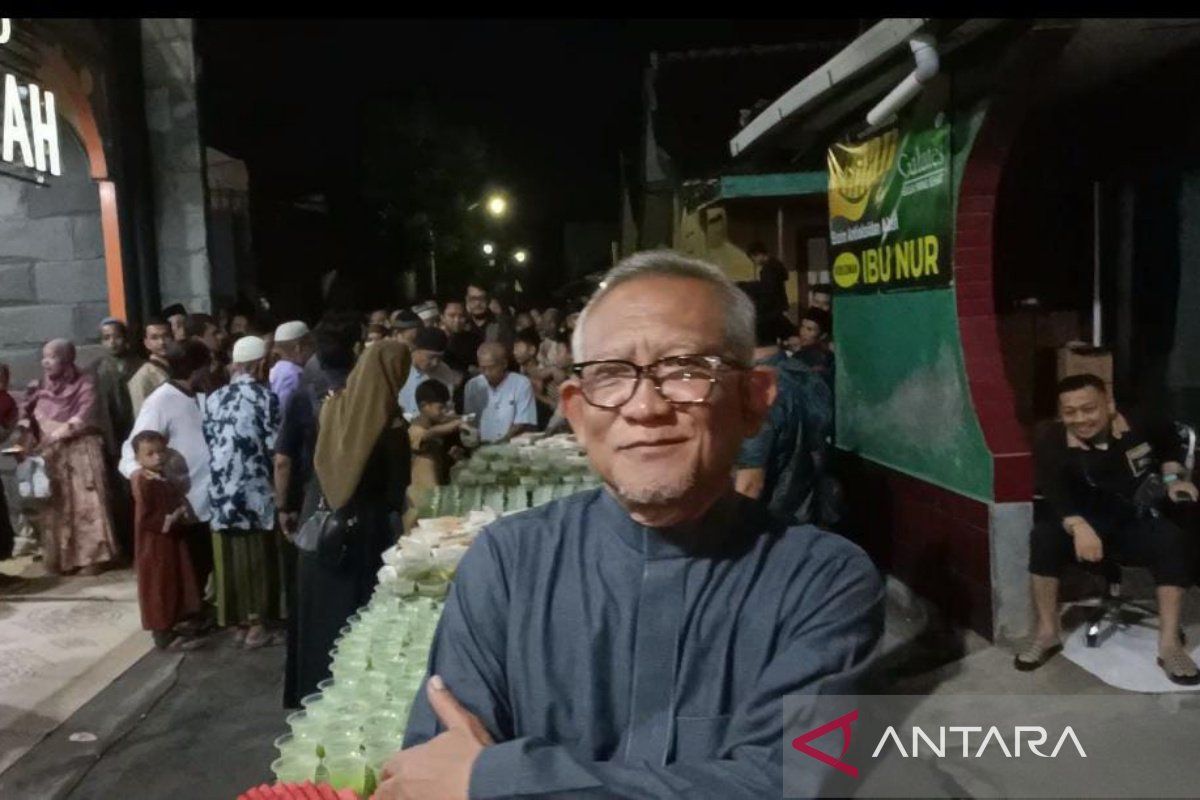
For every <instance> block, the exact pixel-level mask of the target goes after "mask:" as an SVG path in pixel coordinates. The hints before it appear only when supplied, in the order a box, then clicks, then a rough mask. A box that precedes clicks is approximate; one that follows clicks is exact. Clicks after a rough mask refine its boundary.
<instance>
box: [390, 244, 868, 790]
mask: <svg viewBox="0 0 1200 800" xmlns="http://www.w3.org/2000/svg"><path fill="white" fill-rule="evenodd" d="M574 335H575V339H574V343H573V351H574V353H575V354H576V357H577V359H578V363H577V364H576V365H575V367H574V368H573V370H572V371H573V373H574V376H573V377H572V378H571V379H570V380H568V381H567V382H566V383H564V384H563V387H562V404H563V408H564V410H565V412H566V414H567V416H568V417H569V418H570V421H571V425H572V427H573V429H574V430H575V433H576V435H577V436H578V437H579V440H580V442H581V443H582V444H583V445H584V446H585V448H586V449H587V453H588V457H589V459H590V460H591V463H592V466H593V467H594V468H595V469H596V471H597V472H598V473H599V474H600V475H601V476H602V478H603V479H604V483H605V488H603V489H599V490H594V491H589V492H583V493H580V494H576V495H574V496H572V497H569V498H566V499H563V500H559V501H556V502H553V503H550V504H547V505H544V506H541V507H539V508H536V509H533V510H531V511H528V512H524V513H521V514H516V515H513V516H509V517H506V518H504V519H503V520H500V521H498V522H496V523H494V524H493V525H491V526H490V527H489V528H487V529H486V530H484V531H483V533H481V534H480V536H479V537H478V539H477V540H476V541H475V542H474V544H472V546H471V548H470V550H469V551H468V552H467V554H466V555H465V556H464V557H463V560H462V562H461V564H460V566H459V569H458V573H457V575H456V577H455V580H454V583H453V587H452V590H451V593H450V596H449V597H448V598H447V601H446V607H445V611H444V612H443V615H442V620H441V623H440V625H439V627H438V633H437V636H436V637H435V640H434V644H433V651H432V654H431V657H430V662H429V678H428V680H427V682H426V686H425V690H424V691H422V692H420V693H419V694H418V697H417V698H416V700H415V703H414V706H413V712H412V716H411V718H410V721H409V726H408V731H407V735H406V736H405V745H406V749H405V750H402V751H401V752H400V753H398V754H397V755H395V756H393V757H392V759H391V760H390V761H389V762H388V764H387V765H386V767H385V768H384V770H383V774H382V777H383V778H384V780H383V782H382V784H381V786H380V788H379V790H378V792H377V793H376V795H375V796H376V797H377V798H380V800H391V798H397V797H405V798H426V797H430V798H432V797H438V798H445V797H468V796H469V797H472V798H493V797H515V796H520V797H551V796H553V797H576V796H589V797H590V796H597V797H599V796H604V797H617V796H619V797H644V798H651V797H654V798H657V797H712V798H723V799H726V798H739V797H745V798H761V797H778V796H780V795H781V794H782V785H781V784H782V774H783V772H782V766H781V764H782V759H783V748H784V747H785V746H786V742H785V741H784V730H785V719H784V713H783V698H784V696H785V695H788V694H795V693H810V694H815V693H824V694H850V693H853V691H854V686H855V683H856V680H857V678H858V677H860V676H861V673H862V672H863V669H864V665H865V663H866V662H867V660H868V656H869V655H870V653H871V651H872V650H873V648H874V645H875V643H876V641H877V640H878V638H879V636H880V634H881V631H882V625H883V584H882V581H881V579H880V577H879V573H878V572H877V571H876V569H875V567H874V566H873V565H872V564H871V562H870V560H869V559H868V558H867V557H866V555H865V554H863V552H862V551H861V550H859V549H858V548H857V547H855V546H854V545H852V544H851V543H849V542H847V541H845V540H843V539H840V538H837V537H836V536H833V535H832V534H828V533H824V532H821V531H819V530H817V529H815V528H813V527H811V526H804V527H793V528H789V527H787V525H786V524H785V523H780V522H777V521H775V520H774V519H773V518H772V517H771V516H770V515H769V514H768V512H767V511H766V510H765V509H764V508H762V507H761V506H760V505H759V504H758V503H756V502H755V501H752V500H750V499H748V498H745V497H742V496H740V495H738V494H737V493H735V492H734V490H733V484H732V480H731V472H732V469H733V465H734V460H735V457H736V455H737V452H738V447H739V445H740V444H741V441H742V439H743V438H745V437H747V436H750V435H753V434H754V433H755V432H756V431H757V430H758V428H759V426H760V425H761V424H762V422H763V419H764V418H765V417H766V415H767V410H768V409H769V408H770V405H771V402H772V400H773V398H774V396H775V376H774V373H773V371H772V370H771V369H770V368H767V367H756V366H753V364H752V359H753V351H754V308H753V306H752V304H751V302H750V300H749V298H747V297H746V296H745V295H744V294H743V293H742V292H741V291H740V290H738V289H737V287H736V286H734V285H733V284H732V283H731V282H730V281H729V280H728V278H726V277H725V275H724V274H722V273H721V272H720V271H719V270H718V269H716V268H715V267H713V266H711V265H708V264H705V263H702V262H697V261H692V260H689V259H685V258H682V257H680V256H678V255H675V254H673V253H669V252H651V253H641V254H638V255H635V256H632V257H630V258H629V259H627V260H625V261H624V262H622V263H621V264H618V265H617V266H616V267H615V268H613V270H612V271H611V272H610V273H609V274H608V276H607V278H606V280H605V282H604V283H602V284H601V288H600V290H599V291H598V293H597V294H596V295H595V296H594V297H593V298H592V300H591V302H590V303H589V304H588V306H587V308H586V310H585V311H584V313H583V315H582V316H581V317H580V319H579V321H578V324H577V326H576V329H575V334H574Z"/></svg>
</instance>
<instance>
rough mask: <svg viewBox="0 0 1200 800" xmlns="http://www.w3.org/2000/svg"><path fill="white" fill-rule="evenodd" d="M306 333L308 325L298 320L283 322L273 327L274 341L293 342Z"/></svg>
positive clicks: (277, 342)
mask: <svg viewBox="0 0 1200 800" xmlns="http://www.w3.org/2000/svg"><path fill="white" fill-rule="evenodd" d="M306 335H308V326H307V325H305V324H304V323H303V322H301V321H300V320H298V319H297V320H292V321H291V322H285V323H283V324H282V325H280V326H279V327H278V328H276V329H275V343H276V344H279V343H280V342H294V341H296V340H297V339H302V338H304V337H305V336H306Z"/></svg>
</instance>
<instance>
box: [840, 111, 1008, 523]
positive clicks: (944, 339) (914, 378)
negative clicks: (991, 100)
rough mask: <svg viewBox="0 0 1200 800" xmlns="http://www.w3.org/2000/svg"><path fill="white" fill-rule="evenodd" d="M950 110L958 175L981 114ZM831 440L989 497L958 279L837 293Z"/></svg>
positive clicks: (957, 179) (988, 466) (957, 177)
mask: <svg viewBox="0 0 1200 800" xmlns="http://www.w3.org/2000/svg"><path fill="white" fill-rule="evenodd" d="M983 115H984V108H983V107H982V106H977V107H974V108H971V109H966V110H963V111H962V112H960V113H955V114H953V115H952V120H951V122H952V126H953V127H952V133H951V151H952V153H951V156H952V164H953V169H954V175H953V186H954V196H955V202H954V203H953V205H952V207H953V208H957V196H958V189H959V184H960V183H961V181H962V174H963V167H964V166H965V164H966V160H967V156H968V154H969V152H970V147H971V144H972V143H973V141H974V138H975V134H976V133H977V132H978V130H979V127H980V125H981V124H982V121H983ZM834 338H835V341H836V343H837V344H836V346H837V359H838V363H837V445H838V447H839V448H841V449H843V450H848V451H850V452H854V453H856V454H858V455H860V456H862V457H864V458H867V459H870V460H871V461H875V462H877V463H879V464H883V465H885V466H887V467H890V468H892V469H896V470H898V471H900V472H904V473H907V474H909V475H913V476H915V477H918V478H921V479H923V480H926V481H929V482H931V483H934V484H937V485H939V486H942V487H944V488H947V489H951V490H953V491H956V492H959V493H961V494H965V495H968V496H971V497H975V498H977V499H980V500H990V499H991V498H992V491H993V490H992V487H993V481H992V456H991V453H990V452H989V450H988V447H987V443H986V442H985V440H984V438H983V431H982V429H981V428H980V426H979V419H978V417H977V416H976V414H975V409H974V407H973V406H972V404H971V394H970V390H969V387H968V385H967V378H966V369H965V368H964V365H963V353H962V343H961V341H960V340H959V332H958V312H957V307H956V301H955V295H954V288H953V286H951V287H950V288H941V289H924V290H916V291H905V292H890V293H883V294H867V295H851V294H839V295H838V296H836V297H835V298H834Z"/></svg>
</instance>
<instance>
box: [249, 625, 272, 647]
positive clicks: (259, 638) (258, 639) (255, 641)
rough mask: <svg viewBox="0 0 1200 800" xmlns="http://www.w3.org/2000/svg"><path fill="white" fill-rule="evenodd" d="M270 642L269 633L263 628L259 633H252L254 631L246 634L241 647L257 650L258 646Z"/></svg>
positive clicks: (263, 645)
mask: <svg viewBox="0 0 1200 800" xmlns="http://www.w3.org/2000/svg"><path fill="white" fill-rule="evenodd" d="M270 643H271V634H269V633H267V632H266V631H265V630H264V631H262V633H259V634H254V633H248V634H246V641H245V642H244V643H243V644H242V647H244V648H246V649H247V650H257V649H258V648H260V647H265V646H266V645H268V644H270Z"/></svg>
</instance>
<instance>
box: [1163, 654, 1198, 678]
mask: <svg viewBox="0 0 1200 800" xmlns="http://www.w3.org/2000/svg"><path fill="white" fill-rule="evenodd" d="M1158 665H1159V666H1160V667H1162V669H1163V672H1165V673H1166V674H1167V678H1168V679H1170V681H1171V682H1172V683H1178V684H1179V685H1180V686H1195V685H1197V684H1200V669H1197V667H1196V662H1195V661H1193V660H1192V657H1191V656H1189V655H1188V654H1187V651H1185V650H1182V649H1180V650H1172V651H1171V652H1170V653H1168V654H1167V657H1166V658H1163V657H1161V656H1159V659H1158Z"/></svg>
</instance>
